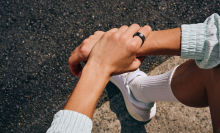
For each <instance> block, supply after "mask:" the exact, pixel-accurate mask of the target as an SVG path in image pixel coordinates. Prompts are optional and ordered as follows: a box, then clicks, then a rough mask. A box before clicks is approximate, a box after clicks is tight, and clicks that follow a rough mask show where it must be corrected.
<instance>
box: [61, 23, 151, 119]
mask: <svg viewBox="0 0 220 133" xmlns="http://www.w3.org/2000/svg"><path fill="white" fill-rule="evenodd" d="M138 31H139V32H141V33H142V34H144V35H145V37H147V36H148V34H149V33H150V32H151V28H150V27H149V26H146V27H142V28H141V27H140V26H139V25H137V24H133V25H131V26H130V27H128V26H122V27H121V28H120V29H112V30H110V31H108V32H106V33H104V34H103V35H102V37H101V38H100V39H99V40H98V41H96V43H95V45H94V46H93V47H92V49H91V52H90V51H89V52H90V53H88V55H89V57H87V59H88V61H87V63H86V65H85V67H84V68H83V70H82V72H81V74H80V75H81V78H80V80H79V82H78V83H77V85H76V87H75V89H74V90H73V92H72V94H71V96H70V98H69V99H68V101H67V103H66V105H65V106H64V108H63V109H64V110H72V111H76V112H79V113H82V114H84V115H86V116H88V117H89V118H91V119H92V116H93V113H94V110H95V107H96V104H97V102H98V99H99V97H100V95H101V94H102V92H103V90H104V88H105V86H106V84H107V83H108V81H109V79H110V77H111V76H112V75H116V74H122V73H125V72H129V71H134V70H136V69H137V68H138V67H139V66H140V64H141V60H140V59H138V58H135V57H136V53H137V51H138V50H139V49H140V47H141V43H142V40H141V39H140V38H139V37H137V36H135V37H133V35H134V34H135V33H136V32H138ZM94 38H95V37H94ZM88 42H89V40H88ZM90 48H91V47H90ZM76 50H77V49H76ZM76 55H79V54H78V53H77V52H73V53H72V56H71V57H70V58H69V60H68V61H69V64H70V70H78V68H77V67H76V66H74V64H76V65H77V66H78V64H77V63H75V62H74V61H79V60H78V58H75V56H76ZM72 65H73V67H72ZM75 68H76V69H75ZM74 72H75V71H74ZM74 74H78V73H74ZM94 77H95V78H94Z"/></svg>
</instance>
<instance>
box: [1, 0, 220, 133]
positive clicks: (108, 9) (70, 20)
mask: <svg viewBox="0 0 220 133" xmlns="http://www.w3.org/2000/svg"><path fill="white" fill-rule="evenodd" d="M219 3H220V1H219V0H202V1H199V0H145V1H144V0H120V1H117V0H99V1H94V0H72V1H70V0H56V1H55V0H1V1H0V62H1V63H0V65H1V67H0V132H2V133H4V132H16V133H17V132H28V133H30V132H46V130H47V129H48V128H49V126H50V124H51V122H52V119H53V116H54V114H55V113H56V112H57V111H58V110H60V109H62V107H63V106H64V104H65V102H66V101H67V99H68V96H69V95H70V94H71V92H72V90H73V89H74V87H75V85H76V83H77V81H78V78H77V77H75V76H73V75H72V74H71V72H70V71H69V68H68V62H67V60H68V57H69V55H70V53H71V51H72V50H73V49H74V48H76V47H77V46H78V45H79V44H80V43H81V42H82V41H83V39H85V38H87V37H88V36H89V35H91V34H93V33H94V32H95V31H97V30H103V31H107V30H109V29H111V28H119V27H120V26H122V25H131V24H133V23H137V24H139V25H140V26H144V25H150V26H151V27H152V29H153V30H164V29H169V28H175V27H179V26H181V24H191V23H201V22H204V20H205V19H206V18H207V17H208V16H210V15H211V14H212V13H220V5H219ZM167 58H169V57H168V56H149V57H147V58H146V60H145V61H144V63H143V64H142V65H141V69H142V70H143V71H145V72H148V71H150V70H152V69H153V68H154V67H155V66H157V65H159V64H161V63H162V62H164V61H165V60H166V59H167ZM118 92H119V91H118V90H111V91H108V93H109V94H108V95H107V94H106V93H107V91H105V92H104V93H103V95H102V96H101V98H100V101H99V104H98V106H97V107H100V106H101V105H102V104H103V103H104V102H105V101H108V99H109V98H110V99H111V97H112V96H114V95H115V94H117V93H118Z"/></svg>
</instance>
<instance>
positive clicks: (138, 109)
mask: <svg viewBox="0 0 220 133" xmlns="http://www.w3.org/2000/svg"><path fill="white" fill-rule="evenodd" d="M141 75H145V76H146V74H145V73H144V72H142V71H140V70H139V69H138V70H136V71H134V72H130V73H123V74H121V75H116V76H112V77H111V79H110V81H111V82H112V83H114V84H115V85H116V86H117V87H118V88H119V89H120V91H121V93H122V95H123V97H124V101H125V105H126V107H127V110H128V112H129V114H130V115H131V116H132V117H133V118H134V119H136V120H138V121H148V120H150V119H151V118H152V117H154V116H155V114H156V103H154V102H151V103H144V102H141V101H137V100H136V99H135V98H134V96H133V95H132V92H131V90H130V88H129V83H130V82H131V81H132V80H133V79H134V78H135V77H137V76H141Z"/></svg>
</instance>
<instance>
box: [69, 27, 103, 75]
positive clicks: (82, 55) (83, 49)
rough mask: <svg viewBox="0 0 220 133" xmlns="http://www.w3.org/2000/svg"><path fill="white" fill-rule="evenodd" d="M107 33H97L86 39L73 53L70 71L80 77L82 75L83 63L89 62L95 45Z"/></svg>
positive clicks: (70, 60) (70, 59)
mask: <svg viewBox="0 0 220 133" xmlns="http://www.w3.org/2000/svg"><path fill="white" fill-rule="evenodd" d="M104 33H105V32H103V31H96V32H95V33H94V34H93V35H91V36H89V38H87V39H85V40H84V41H83V42H82V43H81V44H80V45H79V46H78V47H77V48H76V49H75V50H73V52H72V53H71V56H70V58H69V60H68V63H69V68H70V71H71V72H72V73H73V74H74V75H75V76H78V77H80V75H81V73H82V66H81V64H80V62H81V61H84V62H86V61H87V60H88V56H89V53H90V51H91V49H92V47H93V46H94V45H95V43H96V42H97V41H98V40H99V39H100V38H101V37H102V35H103V34H104Z"/></svg>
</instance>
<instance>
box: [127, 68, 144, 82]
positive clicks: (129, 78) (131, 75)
mask: <svg viewBox="0 0 220 133" xmlns="http://www.w3.org/2000/svg"><path fill="white" fill-rule="evenodd" d="M146 75H147V74H146V73H144V72H142V71H140V70H139V69H138V70H136V71H134V72H130V73H128V74H127V77H126V81H125V80H124V82H125V84H129V83H130V82H131V81H132V80H133V79H134V78H136V77H137V76H146Z"/></svg>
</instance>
